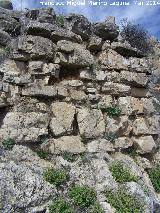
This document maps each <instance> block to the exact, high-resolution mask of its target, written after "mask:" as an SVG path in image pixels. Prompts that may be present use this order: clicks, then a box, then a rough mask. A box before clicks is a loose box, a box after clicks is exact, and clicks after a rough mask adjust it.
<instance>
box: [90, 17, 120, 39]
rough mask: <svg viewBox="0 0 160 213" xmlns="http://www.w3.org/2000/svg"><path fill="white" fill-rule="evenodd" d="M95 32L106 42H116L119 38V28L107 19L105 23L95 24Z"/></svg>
mask: <svg viewBox="0 0 160 213" xmlns="http://www.w3.org/2000/svg"><path fill="white" fill-rule="evenodd" d="M93 32H94V33H95V34H96V35H97V36H99V37H100V38H103V39H104V40H114V39H116V38H117V37H118V34H119V27H118V26H117V25H116V24H115V22H110V21H109V20H107V19H106V20H105V22H101V23H96V24H94V25H93Z"/></svg>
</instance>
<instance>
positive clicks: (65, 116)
mask: <svg viewBox="0 0 160 213" xmlns="http://www.w3.org/2000/svg"><path fill="white" fill-rule="evenodd" d="M52 113H53V116H52V118H51V122H50V128H51V131H52V133H53V135H55V136H61V135H70V134H72V133H73V130H74V126H73V125H74V119H75V113H76V108H75V106H73V105H72V104H67V103H65V102H55V103H53V104H52Z"/></svg>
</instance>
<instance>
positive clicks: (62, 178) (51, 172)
mask: <svg viewBox="0 0 160 213" xmlns="http://www.w3.org/2000/svg"><path fill="white" fill-rule="evenodd" d="M44 179H45V180H46V181H47V182H49V183H51V184H53V185H55V186H56V187H59V186H61V185H63V184H65V183H66V182H67V181H68V180H69V175H68V173H67V172H66V171H65V170H64V169H53V168H48V169H47V170H46V171H45V172H44Z"/></svg>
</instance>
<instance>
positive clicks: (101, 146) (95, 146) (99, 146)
mask: <svg viewBox="0 0 160 213" xmlns="http://www.w3.org/2000/svg"><path fill="white" fill-rule="evenodd" d="M87 149H88V152H90V153H96V152H100V153H101V152H113V151H114V146H113V144H112V143H110V142H109V141H108V140H106V139H99V140H93V141H91V142H89V143H88V144H87Z"/></svg>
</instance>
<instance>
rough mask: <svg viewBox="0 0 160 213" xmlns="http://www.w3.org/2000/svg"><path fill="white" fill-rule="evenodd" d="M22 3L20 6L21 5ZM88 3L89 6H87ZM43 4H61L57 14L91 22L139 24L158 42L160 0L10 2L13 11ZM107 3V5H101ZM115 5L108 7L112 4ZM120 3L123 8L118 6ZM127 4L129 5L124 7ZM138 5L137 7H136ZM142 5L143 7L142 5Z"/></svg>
mask: <svg viewBox="0 0 160 213" xmlns="http://www.w3.org/2000/svg"><path fill="white" fill-rule="evenodd" d="M21 1H22V4H21ZM67 1H68V4H69V2H71V1H72V2H73V1H74V2H75V3H76V2H77V1H81V2H84V1H85V5H83V6H79V5H78V6H68V5H66V4H67ZM89 1H90V4H89ZM96 1H97V2H98V4H99V2H100V3H101V5H100V6H99V5H97V6H93V5H91V4H93V2H96ZM40 2H43V4H44V3H46V2H53V3H54V4H56V3H58V2H63V3H64V4H65V6H59V5H58V6H53V8H54V9H55V11H56V12H57V13H58V14H64V15H66V14H68V13H79V14H82V15H84V16H85V17H87V18H88V19H89V20H90V21H91V22H99V21H103V20H104V19H105V18H106V17H107V16H115V17H116V23H117V24H120V21H121V20H122V19H123V18H128V19H129V20H131V21H134V22H135V23H137V24H141V25H142V26H143V27H144V28H145V29H147V30H148V32H149V33H150V34H151V35H153V36H155V37H157V38H158V39H159V40H160V0H153V1H147V0H135V1H134V0H126V1H125V0H116V1H114V0H93V1H92V0H12V3H13V6H14V9H17V10H21V8H23V9H24V8H29V9H31V8H32V9H33V8H41V7H48V6H42V3H40ZM103 2H107V5H103ZM114 2H115V4H116V5H110V4H112V3H114ZM120 3H121V4H123V6H120ZM125 3H128V4H129V5H124V4H125ZM138 4H139V5H138ZM142 4H143V5H142ZM118 5H119V6H118Z"/></svg>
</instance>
